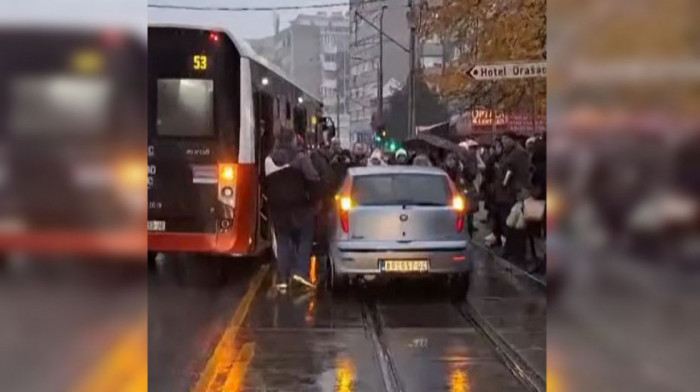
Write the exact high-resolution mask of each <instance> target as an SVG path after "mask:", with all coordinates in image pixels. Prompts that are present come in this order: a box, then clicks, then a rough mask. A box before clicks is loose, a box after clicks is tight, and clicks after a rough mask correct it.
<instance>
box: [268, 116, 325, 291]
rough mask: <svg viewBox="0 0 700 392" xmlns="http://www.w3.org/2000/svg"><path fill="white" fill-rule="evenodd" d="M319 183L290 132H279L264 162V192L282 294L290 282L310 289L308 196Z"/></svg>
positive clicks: (310, 214) (310, 212)
mask: <svg viewBox="0 0 700 392" xmlns="http://www.w3.org/2000/svg"><path fill="white" fill-rule="evenodd" d="M319 181H320V177H319V174H318V172H317V171H316V169H315V168H314V166H313V163H312V162H311V159H310V157H309V154H307V153H306V152H304V151H303V150H301V149H300V148H299V147H298V146H297V139H296V136H295V134H294V131H292V130H290V129H282V130H281V131H280V134H279V135H278V137H277V140H276V142H275V147H274V149H273V151H272V152H271V153H270V155H269V156H268V157H267V158H265V189H266V190H267V197H268V203H269V206H270V219H271V221H272V227H273V231H274V234H275V243H276V258H277V273H278V276H277V281H278V282H279V283H278V284H277V288H278V289H279V290H286V289H287V286H288V284H289V283H291V281H294V282H298V283H300V284H303V285H305V286H310V287H313V284H312V283H311V282H310V279H309V269H310V268H309V267H310V266H309V262H310V260H309V257H310V254H311V245H312V240H313V238H312V237H313V230H312V228H313V225H314V205H313V199H312V193H313V190H314V188H317V187H318V183H319ZM309 228H311V230H309Z"/></svg>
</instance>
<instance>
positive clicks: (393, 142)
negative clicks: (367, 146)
mask: <svg viewBox="0 0 700 392" xmlns="http://www.w3.org/2000/svg"><path fill="white" fill-rule="evenodd" d="M389 150H390V151H391V152H394V151H396V142H395V141H393V140H392V141H391V143H389Z"/></svg>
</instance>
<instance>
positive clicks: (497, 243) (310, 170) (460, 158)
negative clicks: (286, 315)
mask: <svg viewBox="0 0 700 392" xmlns="http://www.w3.org/2000/svg"><path fill="white" fill-rule="evenodd" d="M545 162H546V146H545V141H544V139H542V138H530V139H528V140H527V141H525V142H523V140H522V139H521V138H519V137H518V136H517V135H514V134H504V135H503V136H501V137H499V138H497V139H495V140H494V142H493V143H492V144H491V145H489V146H484V145H479V144H478V143H477V142H475V141H472V140H467V141H465V142H463V143H461V144H460V145H459V148H456V149H453V150H452V151H444V150H440V149H426V150H425V151H407V150H405V149H399V150H397V151H396V152H395V153H393V154H385V153H384V151H383V150H381V149H379V148H375V149H373V150H371V151H370V149H369V148H368V147H367V146H366V145H364V144H362V143H355V144H354V145H353V147H352V149H351V150H346V149H343V148H342V147H341V144H340V140H339V139H337V138H333V139H332V140H331V141H330V142H329V143H327V144H324V145H321V146H320V147H318V148H314V149H310V148H308V147H307V146H306V145H305V143H304V140H303V138H301V137H300V136H298V135H296V134H295V133H294V132H293V131H291V130H282V131H281V132H280V134H279V135H278V136H277V138H276V141H275V146H274V149H273V151H272V152H271V153H270V154H269V155H268V156H267V157H266V159H265V181H264V186H265V194H266V196H267V199H268V203H269V208H270V210H269V213H270V218H271V221H272V223H273V231H274V236H275V239H276V255H277V262H278V276H277V283H276V285H277V287H278V289H280V290H286V289H287V287H288V286H289V285H290V284H297V285H300V286H303V287H308V288H314V287H315V282H312V279H311V277H310V276H309V271H310V265H309V263H310V259H311V254H312V251H313V246H314V243H316V245H317V246H319V247H320V248H323V247H325V246H326V243H325V241H326V238H325V235H324V233H326V232H327V227H328V224H329V222H327V220H326V219H324V218H325V217H326V216H327V214H325V213H324V212H327V211H329V210H330V209H331V208H333V197H334V195H335V193H336V192H337V190H338V189H339V187H340V185H341V183H342V181H343V179H344V178H345V174H346V172H347V170H348V169H349V168H351V167H357V166H383V165H417V166H435V167H440V168H442V169H443V170H445V172H446V173H447V175H448V176H449V177H450V178H451V180H452V181H453V182H454V183H455V185H456V186H457V188H458V189H459V190H460V191H461V192H463V193H464V194H465V195H466V197H467V199H468V200H469V205H470V211H469V214H468V216H467V231H468V234H469V235H470V237H474V235H475V231H476V230H475V224H474V213H475V212H476V211H478V210H479V208H480V207H479V206H480V204H481V203H480V201H483V206H484V208H485V209H486V211H487V212H488V218H487V222H488V223H490V228H491V230H492V233H491V234H489V235H488V236H486V238H485V241H486V243H487V244H488V245H490V246H494V247H500V248H502V253H503V256H504V257H506V258H508V259H510V260H512V261H515V262H519V263H523V262H524V261H525V255H526V251H527V248H526V243H527V240H528V238H529V239H530V244H531V245H532V247H531V249H532V254H533V256H535V257H534V258H535V259H536V252H535V249H534V243H533V238H534V237H537V236H543V235H544V228H543V224H542V220H541V219H540V220H539V221H536V220H535V221H533V220H529V221H527V222H526V223H527V224H526V225H525V227H523V225H522V224H517V225H514V224H509V220H512V219H509V218H512V217H511V215H512V212H513V210H517V208H520V210H521V213H522V212H523V211H522V210H523V209H524V205H525V204H524V203H523V201H524V200H538V201H542V203H543V202H544V199H545V193H546V190H545V189H546V184H545V181H546V163H545ZM514 207H515V208H514ZM516 212H517V211H516ZM543 266H544V264H543V263H541V262H540V263H539V264H537V265H535V266H532V268H536V269H539V268H543Z"/></svg>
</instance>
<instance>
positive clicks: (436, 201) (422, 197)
mask: <svg viewBox="0 0 700 392" xmlns="http://www.w3.org/2000/svg"><path fill="white" fill-rule="evenodd" d="M351 196H352V199H353V201H354V202H355V203H357V205H363V206H378V205H425V206H431V205H435V206H441V205H447V204H448V203H449V200H450V190H449V185H448V184H447V179H446V177H445V176H442V175H435V174H382V175H368V176H358V177H355V178H354V179H353V182H352V195H351Z"/></svg>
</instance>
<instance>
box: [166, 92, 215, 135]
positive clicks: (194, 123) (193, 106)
mask: <svg viewBox="0 0 700 392" xmlns="http://www.w3.org/2000/svg"><path fill="white" fill-rule="evenodd" d="M156 128H157V131H158V135H159V136H174V137H201V136H214V82H213V81H212V80H209V79H158V120H157V122H156Z"/></svg>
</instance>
